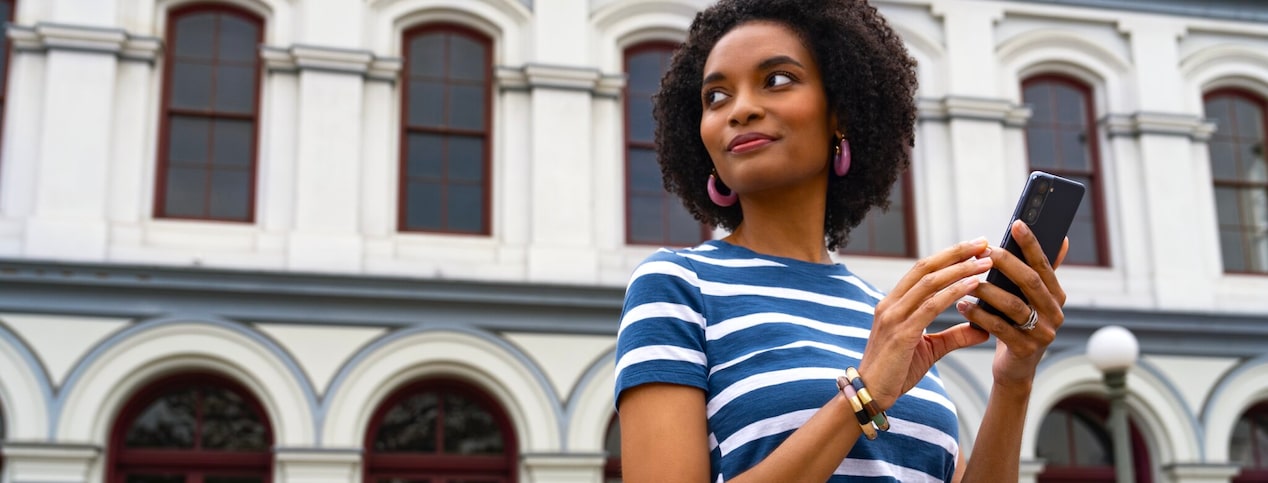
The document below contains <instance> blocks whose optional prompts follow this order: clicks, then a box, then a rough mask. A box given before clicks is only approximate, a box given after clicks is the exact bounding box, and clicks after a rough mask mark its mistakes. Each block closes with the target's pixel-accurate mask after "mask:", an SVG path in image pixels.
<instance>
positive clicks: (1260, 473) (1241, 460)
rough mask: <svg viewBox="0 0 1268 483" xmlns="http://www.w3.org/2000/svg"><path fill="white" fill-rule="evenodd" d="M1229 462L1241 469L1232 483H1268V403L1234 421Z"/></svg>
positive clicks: (1254, 408)
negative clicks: (1235, 422) (1235, 423)
mask: <svg viewBox="0 0 1268 483" xmlns="http://www.w3.org/2000/svg"><path fill="white" fill-rule="evenodd" d="M1228 460H1229V461H1231V462H1233V463H1236V464H1239V465H1241V466H1242V472H1241V474H1239V475H1237V477H1236V478H1234V479H1233V483H1257V482H1268V401H1265V402H1261V403H1259V404H1256V405H1255V406H1252V407H1251V408H1250V409H1248V410H1246V412H1245V413H1242V417H1241V418H1239V419H1238V420H1237V425H1236V426H1233V438H1232V439H1231V440H1230V441H1229V442H1228Z"/></svg>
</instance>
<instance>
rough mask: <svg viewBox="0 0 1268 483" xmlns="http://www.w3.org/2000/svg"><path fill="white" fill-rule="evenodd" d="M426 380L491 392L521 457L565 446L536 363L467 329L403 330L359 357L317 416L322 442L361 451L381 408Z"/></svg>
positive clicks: (558, 411)
mask: <svg viewBox="0 0 1268 483" xmlns="http://www.w3.org/2000/svg"><path fill="white" fill-rule="evenodd" d="M426 377H448V378H456V379H461V380H463V381H466V382H467V383H470V384H473V385H475V386H476V387H479V388H480V389H482V390H484V391H486V392H488V393H489V395H490V396H492V397H493V398H494V399H495V400H496V401H497V402H498V404H500V405H501V406H502V407H503V408H504V409H505V410H506V412H507V415H508V416H509V417H510V419H511V423H512V426H513V427H514V428H515V434H516V436H517V437H518V438H519V441H517V442H516V447H518V448H519V449H520V452H521V453H533V452H543V451H559V450H560V449H561V448H562V447H563V446H562V436H561V435H562V433H563V432H564V430H563V424H564V418H563V410H562V407H561V405H560V403H559V398H558V396H557V395H556V394H555V393H554V390H553V389H551V385H550V382H549V380H548V379H547V378H546V375H545V374H544V373H543V372H542V371H541V369H540V368H538V367H537V365H536V363H534V362H533V361H532V359H530V358H529V357H528V356H527V355H525V354H523V353H522V352H520V351H519V350H518V349H516V348H515V347H514V346H513V345H511V344H510V343H508V342H506V341H504V340H502V339H500V338H498V337H496V336H494V335H491V334H488V333H485V332H481V331H477V330H473V329H467V328H462V327H412V328H408V329H402V330H398V331H395V332H391V333H389V334H386V335H384V336H382V337H380V338H378V339H376V340H375V341H373V342H371V343H370V344H368V345H367V346H366V347H365V348H363V349H362V350H361V351H359V352H357V354H355V355H354V356H353V357H352V358H350V359H349V360H348V362H347V363H345V364H344V366H343V368H341V369H340V370H339V372H338V374H337V375H336V376H335V378H334V380H332V381H331V383H330V389H329V390H328V392H327V400H326V401H324V403H323V407H322V409H321V410H320V412H319V415H318V424H320V425H322V428H323V430H322V437H323V439H322V441H320V443H319V444H320V445H322V446H327V447H360V446H361V444H362V443H363V441H364V439H363V436H364V435H365V432H366V428H367V427H368V426H369V424H370V419H371V417H372V416H373V411H374V410H375V408H377V407H379V405H380V404H381V403H382V402H383V400H384V399H385V398H386V397H388V395H389V394H390V393H392V392H393V391H394V390H395V389H396V388H398V387H401V386H403V385H405V384H407V383H409V382H410V381H414V380H418V379H422V378H426Z"/></svg>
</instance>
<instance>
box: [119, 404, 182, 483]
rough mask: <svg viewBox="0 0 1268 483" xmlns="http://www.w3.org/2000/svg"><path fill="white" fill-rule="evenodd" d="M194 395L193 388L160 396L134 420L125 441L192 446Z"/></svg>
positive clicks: (131, 445)
mask: <svg viewBox="0 0 1268 483" xmlns="http://www.w3.org/2000/svg"><path fill="white" fill-rule="evenodd" d="M194 398H195V396H194V390H193V389H183V390H177V391H173V392H170V393H168V394H164V395H163V396H160V397H159V398H158V399H156V400H155V401H154V402H152V403H150V405H149V406H148V407H146V408H145V409H144V410H143V411H141V413H140V414H139V415H138V416H137V417H136V419H134V420H132V424H131V425H130V426H128V433H127V435H126V436H125V437H124V445H125V446H127V447H129V448H193V447H194V428H195V425H196V420H195V419H196V418H195V409H194V408H195V406H194V404H195V399H194ZM139 481H150V480H139ZM153 481H167V480H153ZM176 481H180V480H176Z"/></svg>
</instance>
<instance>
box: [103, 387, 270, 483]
mask: <svg viewBox="0 0 1268 483" xmlns="http://www.w3.org/2000/svg"><path fill="white" fill-rule="evenodd" d="M272 446H273V436H272V433H271V429H270V426H269V423H268V419H267V418H266V416H265V415H264V413H263V410H262V409H261V408H260V405H259V403H258V402H256V401H255V400H254V399H253V398H251V397H250V395H249V393H247V392H245V391H244V390H243V389H242V388H241V387H239V386H238V385H237V384H236V383H234V382H232V381H229V380H227V379H223V378H221V377H219V376H214V375H209V374H189V375H179V376H174V377H169V378H167V379H164V380H160V381H158V382H155V383H154V384H152V385H151V386H150V387H149V388H147V389H145V390H142V391H141V392H140V393H138V394H137V395H135V396H134V397H133V398H132V400H131V401H129V402H128V403H127V404H126V405H124V408H123V410H122V411H121V412H120V414H119V418H118V419H117V420H116V421H115V425H114V430H113V432H112V435H111V443H110V446H109V448H110V451H108V454H109V458H110V461H109V463H108V466H107V468H108V470H107V471H108V473H109V475H107V476H108V478H106V481H123V482H125V483H132V482H134V483H174V482H181V483H184V482H199V481H201V482H203V483H262V482H263V481H265V479H266V478H267V476H268V475H269V474H271V471H272V464H271V462H272V456H273V452H272V449H273V448H272Z"/></svg>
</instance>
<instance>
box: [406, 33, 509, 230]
mask: <svg viewBox="0 0 1268 483" xmlns="http://www.w3.org/2000/svg"><path fill="white" fill-rule="evenodd" d="M435 32H449V33H453V34H458V35H462V36H464V37H467V38H468V39H470V40H473V41H476V42H479V43H480V44H481V45H483V46H484V81H485V88H484V129H483V131H473V130H470V129H454V128H451V127H447V126H446V127H443V128H436V127H413V128H411V127H410V125H409V73H410V57H411V55H409V44H410V40H411V39H412V38H413V37H415V36H418V35H424V34H429V33H435ZM401 52H402V56H403V57H405V62H404V63H403V65H402V67H401V82H399V83H397V85H399V86H400V89H401V105H400V111H401V112H400V116H401V117H400V123H401V127H400V140H399V144H400V149H399V151H400V152H399V155H398V156H399V158H400V159H399V160H398V169H399V171H398V172H397V194H396V230H397V231H398V232H401V233H440V234H451V235H464V236H489V235H491V234H492V230H491V228H490V226H491V225H492V218H493V207H492V206H490V205H491V203H492V202H493V193H492V191H493V172H492V167H493V162H492V158H493V152H492V151H493V150H492V147H493V39H491V38H489V36H487V35H485V34H484V33H482V32H479V31H477V30H475V29H472V28H470V27H466V26H463V25H458V24H452V23H428V24H423V25H419V26H416V27H413V28H410V29H409V30H406V31H405V33H404V34H402V35H401ZM448 71H449V66H448V65H445V72H446V75H447V74H448ZM446 105H447V104H446ZM411 131H413V132H420V133H430V134H439V135H442V136H448V135H467V136H477V135H482V136H483V137H484V147H483V153H484V159H483V160H482V162H483V163H484V167H483V173H484V179H483V180H482V182H483V186H482V187H481V204H482V206H481V212H480V231H479V232H478V233H473V232H469V231H461V230H452V229H449V228H448V223H445V225H446V227H445V228H442V229H421V228H409V227H408V226H407V225H406V220H407V217H406V214H407V213H406V211H405V210H406V208H407V207H408V204H409V203H408V201H409V200H408V199H407V196H406V195H407V194H408V187H409V175H408V173H409V171H408V170H409V134H410V132H411ZM445 162H446V163H448V160H447V159H446V160H445ZM444 183H445V186H448V180H446V181H445V182H444ZM441 203H448V200H447V199H446V198H444V197H441ZM447 213H448V212H447V211H446V209H445V207H442V208H441V214H442V217H447V216H448V214H447ZM446 221H447V219H446Z"/></svg>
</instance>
